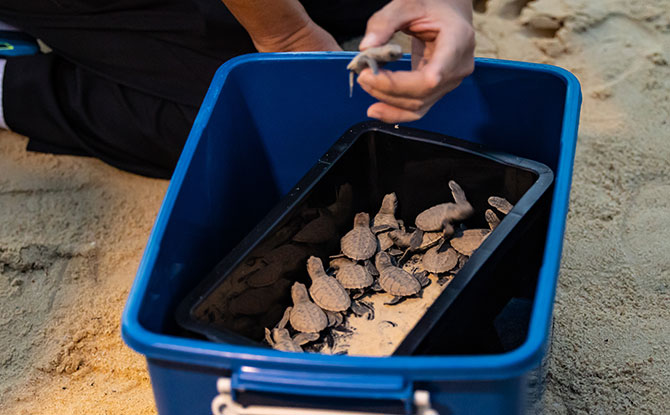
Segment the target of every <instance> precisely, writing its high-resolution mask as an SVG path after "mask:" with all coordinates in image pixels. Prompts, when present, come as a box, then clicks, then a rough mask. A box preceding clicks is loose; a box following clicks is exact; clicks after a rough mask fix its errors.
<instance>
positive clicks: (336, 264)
mask: <svg viewBox="0 0 670 415" xmlns="http://www.w3.org/2000/svg"><path fill="white" fill-rule="evenodd" d="M352 263H353V262H351V260H350V259H349V258H335V259H331V260H330V267H331V268H335V269H340V268H342V267H343V266H345V265H349V264H352Z"/></svg>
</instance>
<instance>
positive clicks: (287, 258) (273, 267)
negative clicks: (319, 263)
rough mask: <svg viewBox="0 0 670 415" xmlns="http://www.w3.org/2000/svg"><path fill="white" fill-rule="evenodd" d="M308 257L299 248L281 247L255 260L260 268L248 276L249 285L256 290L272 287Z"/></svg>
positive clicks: (293, 246)
mask: <svg viewBox="0 0 670 415" xmlns="http://www.w3.org/2000/svg"><path fill="white" fill-rule="evenodd" d="M306 257H307V253H306V252H305V250H304V249H303V248H301V247H299V246H296V245H292V244H285V245H280V246H278V247H276V248H274V249H273V250H271V251H270V252H268V253H267V254H265V255H264V256H261V257H257V258H254V259H255V262H254V264H258V265H259V266H258V267H257V268H256V269H255V270H254V271H252V272H250V273H249V274H247V276H246V282H247V285H249V286H250V287H254V288H258V287H266V286H268V285H272V284H274V283H275V282H276V281H277V280H278V279H279V278H281V277H282V276H283V275H284V274H286V273H288V272H292V271H295V270H297V269H298V267H299V266H300V265H301V264H302V263H304V260H305V258H306Z"/></svg>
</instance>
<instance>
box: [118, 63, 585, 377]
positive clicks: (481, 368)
mask: <svg viewBox="0 0 670 415" xmlns="http://www.w3.org/2000/svg"><path fill="white" fill-rule="evenodd" d="M353 55H354V53H353V52H308V53H271V54H248V55H242V56H239V57H236V58H234V59H231V60H229V61H227V62H226V63H224V64H223V65H222V66H221V67H220V68H219V69H218V70H217V72H216V74H215V76H214V78H213V80H212V87H210V89H209V91H208V92H207V94H206V96H205V98H204V100H203V103H202V106H201V109H200V111H199V113H198V115H197V117H196V119H195V122H194V124H193V128H192V130H191V133H190V134H189V137H188V139H187V142H186V145H185V147H184V150H183V152H182V155H181V157H180V159H179V162H178V163H177V167H176V169H175V171H174V174H173V176H172V180H171V182H170V185H169V187H168V190H167V192H166V195H165V198H164V200H163V203H162V205H161V208H160V211H159V213H158V217H157V219H156V222H155V223H154V226H153V228H152V231H151V234H150V237H149V240H148V242H147V246H146V249H145V251H144V254H143V256H142V260H141V261H140V265H139V267H138V271H137V275H136V278H135V281H134V283H133V285H132V287H131V290H130V293H129V296H128V300H127V303H126V306H125V308H124V311H123V314H122V321H121V333H122V337H123V339H124V341H125V342H126V344H128V346H130V347H131V348H132V349H134V350H135V351H137V352H139V353H141V354H144V355H145V356H146V357H147V358H150V359H158V360H165V361H172V362H177V363H181V364H190V365H198V366H205V367H215V368H222V369H223V368H239V367H241V366H254V365H259V366H267V364H268V363H269V364H270V365H272V366H273V367H281V366H286V365H290V366H291V367H292V368H294V369H296V370H308V369H310V368H313V367H314V366H318V367H319V368H320V369H321V370H330V371H336V372H346V371H349V372H352V373H361V372H370V371H372V373H377V374H381V373H386V374H400V373H402V374H406V375H407V376H408V377H411V378H413V379H420V380H495V379H506V378H512V377H517V376H520V375H522V374H524V373H525V372H527V371H529V370H531V369H533V368H535V367H537V365H538V364H539V362H540V360H541V358H542V356H543V354H544V351H545V345H546V342H547V340H548V337H549V328H550V324H548V321H550V320H551V317H552V313H553V300H554V296H555V291H556V284H557V280H558V270H559V266H560V258H561V253H562V245H563V234H564V231H565V218H566V215H567V209H568V200H569V190H570V185H571V182H572V166H573V160H574V154H575V147H576V141H577V130H578V123H579V111H580V106H581V89H580V84H579V81H578V80H577V78H576V77H575V76H574V75H573V74H572V73H570V72H569V71H567V70H565V69H563V68H559V67H555V66H552V65H545V64H536V63H527V62H516V61H505V60H497V59H485V58H477V59H476V67H477V66H484V67H486V66H488V67H499V68H515V69H526V70H533V71H538V72H544V73H548V74H551V75H554V76H556V77H558V78H560V79H561V80H562V81H563V82H564V83H565V84H566V100H565V107H564V116H563V132H562V136H561V141H560V146H561V149H560V154H561V157H560V158H559V161H558V166H559V168H558V169H557V171H558V170H561V171H562V173H563V174H561V175H560V176H558V177H556V182H555V187H554V194H553V200H554V203H553V204H552V207H551V211H550V217H549V232H548V234H547V237H546V247H545V253H544V256H543V263H542V266H541V268H540V272H539V276H538V283H537V288H536V296H535V301H534V304H533V310H532V314H531V320H530V327H529V332H528V336H527V338H526V341H525V342H524V343H523V344H522V345H521V346H520V347H518V348H517V349H515V350H513V351H511V352H507V353H504V354H497V355H479V356H397V357H396V356H392V357H386V358H375V357H358V356H327V355H319V354H292V353H284V352H279V351H274V350H270V349H258V348H251V347H243V346H232V345H226V344H218V343H212V342H208V341H203V340H195V339H186V338H180V337H175V336H169V335H164V334H158V333H154V332H151V331H149V330H147V329H145V328H144V327H142V326H141V324H140V323H139V311H140V307H141V303H142V299H143V296H144V294H145V292H146V290H147V286H148V283H149V279H150V274H151V273H150V271H151V269H152V268H153V266H154V264H155V262H156V259H157V255H158V246H159V242H160V241H161V240H162V238H163V235H164V233H165V227H166V225H167V222H168V219H169V217H170V215H171V213H172V209H173V208H174V204H175V200H176V197H177V195H178V192H179V189H180V188H181V186H182V183H183V181H184V177H185V174H186V172H187V169H188V166H189V164H190V162H191V160H192V158H193V154H194V152H195V149H196V146H197V144H198V140H199V137H200V136H201V135H202V133H203V130H204V128H205V126H206V125H207V121H208V119H209V117H210V115H211V111H212V108H213V106H214V104H215V103H216V100H217V97H218V95H219V93H220V91H221V88H222V85H223V84H224V81H225V80H226V78H227V76H228V74H229V72H230V71H231V70H232V69H233V68H234V67H236V66H238V65H242V64H244V63H246V62H251V61H259V60H260V61H263V60H300V59H342V58H351V57H352V56H353ZM404 59H405V60H408V59H409V58H408V57H407V56H406V57H405V58H404ZM556 201H564V203H560V204H558V203H556ZM556 253H558V254H559V255H556ZM372 373H371V374H372Z"/></svg>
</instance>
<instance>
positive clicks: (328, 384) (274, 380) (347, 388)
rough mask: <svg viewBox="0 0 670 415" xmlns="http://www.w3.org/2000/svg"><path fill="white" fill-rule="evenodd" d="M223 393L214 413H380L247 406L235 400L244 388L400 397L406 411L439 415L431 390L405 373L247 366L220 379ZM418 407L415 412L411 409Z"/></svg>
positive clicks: (216, 399)
mask: <svg viewBox="0 0 670 415" xmlns="http://www.w3.org/2000/svg"><path fill="white" fill-rule="evenodd" d="M217 390H218V392H219V394H218V395H217V396H216V397H215V398H214V400H213V401H212V414H213V415H266V414H267V415H283V414H287V415H288V414H292V415H300V414H305V415H307V414H309V415H333V414H340V415H379V413H374V414H373V413H371V412H345V411H342V410H333V409H325V410H324V409H321V410H319V409H314V408H309V409H300V408H296V407H295V406H291V407H287V408H282V407H277V406H272V407H269V406H253V405H250V406H243V405H240V404H239V403H237V402H236V401H235V397H236V393H237V392H242V391H254V392H267V393H279V394H286V395H308V396H320V397H325V398H363V399H384V400H400V401H402V402H404V404H405V413H407V414H410V413H414V414H416V415H439V414H438V413H437V411H435V410H434V409H432V408H431V405H430V394H429V393H428V392H427V391H414V388H413V385H412V384H411V383H410V382H406V381H405V380H404V379H403V377H402V376H393V375H389V376H368V375H349V374H333V373H313V372H296V371H282V370H275V369H260V368H255V367H248V366H244V367H242V368H240V370H238V371H235V372H233V375H232V378H219V380H218V381H217ZM412 406H414V409H415V412H411V408H412Z"/></svg>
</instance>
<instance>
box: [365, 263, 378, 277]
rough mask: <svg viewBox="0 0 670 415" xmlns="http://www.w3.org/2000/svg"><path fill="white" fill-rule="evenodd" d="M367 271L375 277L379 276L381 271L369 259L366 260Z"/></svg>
mask: <svg viewBox="0 0 670 415" xmlns="http://www.w3.org/2000/svg"><path fill="white" fill-rule="evenodd" d="M365 270H366V271H367V272H368V273H369V274H370V275H372V276H373V277H378V276H379V271H378V270H377V268H376V267H375V264H373V263H372V261H370V260H369V259H366V260H365Z"/></svg>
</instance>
